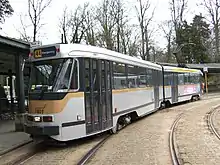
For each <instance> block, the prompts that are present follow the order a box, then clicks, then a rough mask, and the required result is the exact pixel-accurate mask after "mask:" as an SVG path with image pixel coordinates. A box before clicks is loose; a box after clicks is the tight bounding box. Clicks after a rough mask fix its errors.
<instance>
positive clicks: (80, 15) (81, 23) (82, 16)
mask: <svg viewBox="0 0 220 165" xmlns="http://www.w3.org/2000/svg"><path fill="white" fill-rule="evenodd" d="M88 6H89V3H84V5H83V7H82V6H81V5H79V6H78V7H77V8H76V9H75V10H74V11H72V12H71V13H69V12H68V9H67V7H65V8H64V10H63V14H62V17H61V19H60V23H59V28H60V32H61V34H62V35H63V37H64V43H81V42H82V41H83V39H84V36H85V33H86V31H87V26H86V17H87V16H86V14H87V12H88V11H87V9H88Z"/></svg>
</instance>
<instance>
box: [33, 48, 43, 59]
mask: <svg viewBox="0 0 220 165" xmlns="http://www.w3.org/2000/svg"><path fill="white" fill-rule="evenodd" d="M41 57H42V51H41V49H37V50H34V58H41Z"/></svg>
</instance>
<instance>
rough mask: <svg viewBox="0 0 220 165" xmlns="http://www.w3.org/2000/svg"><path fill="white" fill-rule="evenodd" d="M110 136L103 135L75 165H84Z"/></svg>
mask: <svg viewBox="0 0 220 165" xmlns="http://www.w3.org/2000/svg"><path fill="white" fill-rule="evenodd" d="M110 136H111V135H105V136H104V137H103V138H102V139H101V140H100V141H99V142H98V144H96V145H95V146H94V147H92V148H91V149H90V150H89V151H88V152H87V153H86V154H85V155H84V156H83V157H82V158H81V159H80V160H79V162H78V163H77V165H84V164H86V163H88V161H89V160H90V159H91V158H92V157H93V156H94V155H95V153H96V151H98V149H99V148H100V147H101V146H102V145H103V144H104V143H105V142H106V141H107V140H108V138H109V137H110Z"/></svg>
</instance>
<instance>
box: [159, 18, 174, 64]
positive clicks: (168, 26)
mask: <svg viewBox="0 0 220 165" xmlns="http://www.w3.org/2000/svg"><path fill="white" fill-rule="evenodd" d="M159 26H160V28H161V29H162V31H163V33H164V34H165V38H166V40H167V59H166V62H170V60H171V57H172V52H171V42H172V33H173V24H172V22H171V21H166V22H164V23H163V24H161V25H159Z"/></svg>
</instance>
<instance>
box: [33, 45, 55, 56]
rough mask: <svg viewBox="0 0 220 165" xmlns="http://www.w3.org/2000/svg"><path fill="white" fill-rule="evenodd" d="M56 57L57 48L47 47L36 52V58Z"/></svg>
mask: <svg viewBox="0 0 220 165" xmlns="http://www.w3.org/2000/svg"><path fill="white" fill-rule="evenodd" d="M52 56H56V47H55V46H52V47H47V48H40V49H35V50H34V58H45V57H52Z"/></svg>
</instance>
